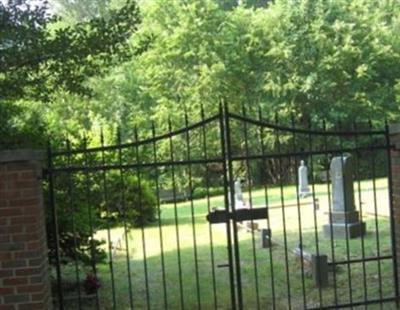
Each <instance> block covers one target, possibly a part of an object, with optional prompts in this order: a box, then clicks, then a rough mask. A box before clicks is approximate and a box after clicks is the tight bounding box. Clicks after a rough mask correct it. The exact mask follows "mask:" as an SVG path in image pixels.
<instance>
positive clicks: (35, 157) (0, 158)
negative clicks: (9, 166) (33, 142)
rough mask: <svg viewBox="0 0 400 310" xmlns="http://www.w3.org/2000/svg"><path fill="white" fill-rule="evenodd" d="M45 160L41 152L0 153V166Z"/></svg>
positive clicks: (20, 150)
mask: <svg viewBox="0 0 400 310" xmlns="http://www.w3.org/2000/svg"><path fill="white" fill-rule="evenodd" d="M44 158H45V152H44V151H43V150H34V149H16V150H5V151H0V164H5V163H16V162H26V161H40V160H43V159H44Z"/></svg>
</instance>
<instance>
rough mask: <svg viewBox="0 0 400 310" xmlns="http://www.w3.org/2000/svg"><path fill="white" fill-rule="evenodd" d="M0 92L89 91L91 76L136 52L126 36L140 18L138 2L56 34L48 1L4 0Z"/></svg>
mask: <svg viewBox="0 0 400 310" xmlns="http://www.w3.org/2000/svg"><path fill="white" fill-rule="evenodd" d="M0 16H1V19H0V20H1V24H0V29H1V30H0V31H1V32H0V35H1V37H0V47H1V56H0V93H1V99H2V100H17V99H21V98H24V99H27V98H28V99H31V98H33V99H39V100H49V97H50V95H51V94H52V93H54V91H55V90H57V89H64V90H66V91H68V92H72V93H79V94H87V93H88V92H89V89H88V88H87V87H85V86H84V82H85V79H86V78H87V77H89V76H93V75H99V74H101V73H102V72H104V69H105V68H107V67H108V66H110V65H111V64H115V63H116V62H120V61H122V60H124V59H127V58H130V57H132V53H133V51H132V50H131V49H130V48H129V45H128V44H127V43H128V39H129V37H130V36H131V35H132V34H133V33H134V32H135V31H136V30H137V25H138V23H139V22H140V18H139V11H138V8H137V6H136V3H135V2H133V1H128V2H127V4H126V5H125V6H123V7H122V8H120V9H119V10H111V11H110V17H109V18H107V19H105V18H102V17H98V18H93V19H91V20H89V21H85V22H81V23H77V24H76V25H74V26H73V27H66V28H60V29H57V30H56V31H54V33H52V32H51V31H50V30H49V24H50V23H52V22H53V21H54V20H55V17H54V16H51V15H50V14H49V13H48V8H47V3H46V2H44V3H43V4H42V5H41V6H34V7H32V6H30V5H29V4H28V1H26V0H22V1H18V2H16V1H12V0H9V1H8V3H7V4H0Z"/></svg>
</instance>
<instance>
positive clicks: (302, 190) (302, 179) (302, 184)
mask: <svg viewBox="0 0 400 310" xmlns="http://www.w3.org/2000/svg"><path fill="white" fill-rule="evenodd" d="M308 195H310V188H309V187H308V169H307V166H306V165H305V163H304V160H302V161H300V167H299V196H300V198H305V197H307V196H308Z"/></svg>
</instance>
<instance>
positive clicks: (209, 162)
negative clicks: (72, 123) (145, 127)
mask: <svg viewBox="0 0 400 310" xmlns="http://www.w3.org/2000/svg"><path fill="white" fill-rule="evenodd" d="M247 114H248V112H247V111H246V110H245V109H243V110H242V113H241V114H238V113H232V112H230V111H228V107H227V106H224V107H223V106H220V109H219V113H218V114H216V115H214V116H211V117H208V118H206V117H205V116H204V112H203V111H202V112H201V120H200V121H199V122H197V123H195V124H190V123H189V120H188V116H187V115H186V116H185V119H184V124H185V126H184V128H182V129H179V130H173V129H172V125H171V122H170V123H169V125H168V128H169V130H168V132H167V133H165V134H160V135H158V134H157V133H156V129H155V126H154V125H153V127H152V130H151V136H150V137H147V138H143V139H139V134H138V132H137V130H135V133H134V137H133V141H131V142H129V143H122V141H121V138H120V136H119V138H118V141H117V143H115V144H113V145H105V143H104V139H103V138H101V141H100V146H98V147H90V148H89V147H88V146H87V144H88V143H87V142H84V143H83V144H82V145H81V147H75V148H72V147H71V145H70V143H69V142H67V143H66V144H65V149H64V150H57V151H54V150H53V149H52V147H50V146H49V149H48V168H47V169H46V172H47V175H48V178H47V185H46V186H47V189H48V196H49V208H48V211H49V221H48V225H49V243H50V249H51V250H50V260H51V262H52V264H53V266H54V280H55V281H54V288H53V290H54V301H55V304H56V306H57V307H59V308H60V309H77V308H79V309H92V308H96V309H127V308H131V309H134V308H137V309H193V308H198V309H226V308H229V309H336V308H346V307H350V308H352V307H357V306H364V307H365V308H367V307H368V308H371V305H372V306H374V305H376V306H377V307H380V308H382V307H383V305H385V306H384V307H385V309H386V308H387V307H389V306H392V307H393V308H394V307H395V306H396V301H397V299H398V296H399V291H398V280H397V273H396V264H397V262H396V256H395V255H394V244H395V240H394V228H393V227H394V223H393V214H392V212H393V210H392V202H391V199H392V192H391V188H392V184H391V183H392V180H391V173H390V153H389V152H390V148H391V145H390V139H389V135H388V128H387V126H386V127H385V128H384V129H383V130H375V129H373V128H372V127H371V126H370V124H369V125H367V126H363V128H357V126H356V125H354V126H353V128H351V129H350V130H349V129H346V130H345V129H344V128H343V126H342V127H341V126H340V125H339V126H337V127H334V128H333V127H331V126H329V127H330V128H329V129H327V127H328V126H327V125H326V124H325V123H323V124H321V126H320V127H319V128H316V127H315V126H314V127H312V126H311V125H308V127H306V128H304V126H303V127H302V128H299V127H296V126H295V122H294V121H293V120H292V121H291V124H290V125H282V124H281V123H280V122H279V120H277V119H276V120H275V121H274V122H271V121H268V120H266V119H265V118H264V117H263V115H262V113H261V112H259V115H258V118H254V117H251V116H249V115H247ZM303 123H304V122H303ZM335 158H336V160H334V159H335ZM349 158H350V159H349ZM301 161H304V164H301ZM334 161H336V162H338V163H339V168H337V167H336V170H334V169H335V168H334V167H332V165H333V162H334ZM300 166H305V167H306V173H303V175H300V172H299V167H300ZM332 169H333V170H332ZM303 170H304V168H303ZM330 170H331V171H330ZM335 171H336V172H337V173H338V175H335V174H334V173H336V172H335ZM339 174H341V175H339ZM304 178H306V179H308V183H309V185H308V192H301V191H302V189H301V188H299V183H301V182H303V183H302V184H303V185H304ZM300 179H303V180H300ZM239 180H240V181H239ZM337 182H339V183H337ZM346 182H347V183H346ZM337 184H342V185H340V186H339V187H338V185H337ZM240 187H241V190H242V191H243V193H242V195H239V191H240ZM347 201H350V202H351V203H347ZM339 205H343V206H344V208H343V209H342V211H338V208H339Z"/></svg>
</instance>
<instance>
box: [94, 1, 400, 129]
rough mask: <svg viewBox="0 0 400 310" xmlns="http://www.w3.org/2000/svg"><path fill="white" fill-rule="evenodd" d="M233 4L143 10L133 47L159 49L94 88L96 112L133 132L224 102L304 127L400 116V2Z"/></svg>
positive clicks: (173, 4) (161, 5)
mask: <svg viewBox="0 0 400 310" xmlns="http://www.w3.org/2000/svg"><path fill="white" fill-rule="evenodd" d="M228 2H229V1H225V2H224V1H216V0H205V1H193V2H188V1H166V0H155V1H151V2H146V4H145V5H143V7H142V11H143V24H142V26H141V29H140V31H139V33H138V36H136V40H137V39H139V38H140V36H141V35H147V36H148V35H150V34H151V36H152V37H153V38H154V41H153V42H152V44H151V46H150V48H149V49H148V50H146V51H145V52H144V53H143V54H142V55H140V56H139V57H137V58H135V59H134V60H132V61H131V62H128V63H126V64H124V65H123V66H120V67H118V68H116V69H115V71H114V72H113V74H111V75H109V76H107V77H106V78H105V79H95V80H93V81H92V86H93V88H94V89H95V93H96V94H97V95H96V100H95V102H94V106H96V107H97V108H96V109H97V111H98V112H99V114H101V115H102V116H103V117H104V118H105V119H106V120H113V121H120V122H122V124H123V125H124V126H128V127H129V126H130V125H129V124H132V123H139V124H140V123H141V124H142V125H143V126H146V124H148V121H147V120H148V116H150V117H152V118H154V119H157V120H161V121H162V122H161V123H163V124H166V122H165V119H166V118H167V117H168V116H170V115H174V118H173V119H174V120H175V121H176V122H178V123H179V122H181V123H180V124H182V117H180V116H181V115H182V113H183V111H184V109H183V106H185V107H186V108H187V109H188V110H189V111H199V106H200V104H203V105H205V107H206V111H209V112H212V111H216V109H217V106H218V102H219V99H220V98H225V99H226V100H227V101H228V102H229V103H230V105H231V106H232V108H233V109H235V110H237V109H239V108H240V106H241V105H242V104H243V105H246V106H247V107H248V108H249V109H254V110H255V109H256V108H257V106H258V105H261V106H263V107H264V108H265V110H266V111H269V112H270V113H271V114H274V113H275V112H278V113H279V114H281V115H282V116H283V117H289V116H290V114H292V113H293V114H295V115H297V116H299V117H300V118H302V119H306V118H308V117H312V118H313V119H314V120H320V119H321V118H327V119H328V120H331V121H334V120H338V119H340V120H341V121H343V122H347V121H353V120H354V119H358V120H361V121H362V120H366V119H368V118H371V119H372V120H376V121H382V120H383V119H384V118H385V117H386V116H387V117H388V118H389V119H395V118H396V117H398V116H399V115H400V110H399V106H400V105H399V102H398V98H399V95H398V90H399V89H400V87H399V77H400V66H399V65H398V64H399V63H400V36H399V33H400V32H399V27H400V19H399V16H400V3H399V2H398V1H394V0H389V1H377V0H376V1H370V0H351V1H350V0H337V1H323V0H301V1H293V0H277V1H275V2H274V3H272V2H270V3H269V4H267V5H264V4H263V5H257V3H250V2H251V1H248V2H246V1H242V4H241V5H237V3H230V2H229V3H228ZM228 6H229V8H228ZM111 111H112V112H111ZM140 111H141V112H142V113H139V112H140ZM116 115H121V118H120V119H118V118H117V119H116ZM177 125H178V124H177ZM178 126H179V125H178Z"/></svg>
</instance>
